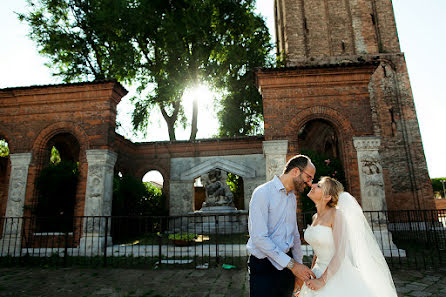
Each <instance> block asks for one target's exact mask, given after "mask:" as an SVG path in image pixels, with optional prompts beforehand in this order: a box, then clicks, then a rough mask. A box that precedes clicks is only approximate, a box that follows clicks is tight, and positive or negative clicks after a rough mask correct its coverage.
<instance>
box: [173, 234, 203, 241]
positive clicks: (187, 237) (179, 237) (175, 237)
mask: <svg viewBox="0 0 446 297" xmlns="http://www.w3.org/2000/svg"><path fill="white" fill-rule="evenodd" d="M197 237H198V235H197V234H194V233H175V234H170V235H169V240H184V241H192V240H194V239H195V238H197Z"/></svg>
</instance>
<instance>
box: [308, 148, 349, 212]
mask: <svg viewBox="0 0 446 297" xmlns="http://www.w3.org/2000/svg"><path fill="white" fill-rule="evenodd" d="M302 154H304V155H307V156H308V157H309V158H310V159H311V161H312V162H313V164H314V166H316V174H315V176H314V181H313V183H316V182H318V181H319V179H320V178H321V177H322V176H330V177H332V178H335V179H337V180H338V181H339V182H341V183H342V185H343V186H344V187H346V180H345V175H344V168H343V166H342V162H341V160H339V159H337V158H334V157H331V156H326V155H320V154H317V153H316V152H312V151H303V152H302ZM309 190H310V189H307V190H306V191H305V192H304V193H303V194H301V199H302V210H303V211H304V212H305V211H311V210H315V206H314V203H313V202H312V201H311V200H310V198H308V196H307V194H308V192H309Z"/></svg>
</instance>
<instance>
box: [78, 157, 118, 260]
mask: <svg viewBox="0 0 446 297" xmlns="http://www.w3.org/2000/svg"><path fill="white" fill-rule="evenodd" d="M86 153H87V162H88V175H87V189H86V195H85V209H84V216H86V217H87V218H85V219H84V222H83V234H82V237H81V240H80V248H81V251H82V252H84V253H86V254H87V255H96V254H98V253H101V252H102V250H103V248H104V244H111V236H110V227H111V221H110V219H109V218H108V217H109V216H111V209H112V196H113V168H114V166H115V162H116V159H117V154H116V153H114V152H111V151H109V150H87V151H86ZM107 219H108V220H107ZM106 236H107V243H106V242H105V237H106Z"/></svg>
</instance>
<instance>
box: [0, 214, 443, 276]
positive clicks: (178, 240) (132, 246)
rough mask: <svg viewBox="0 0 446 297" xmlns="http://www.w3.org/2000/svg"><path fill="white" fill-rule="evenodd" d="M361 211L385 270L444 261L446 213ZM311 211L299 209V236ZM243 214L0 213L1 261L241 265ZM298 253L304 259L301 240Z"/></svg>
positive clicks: (309, 255) (243, 256) (439, 264)
mask: <svg viewBox="0 0 446 297" xmlns="http://www.w3.org/2000/svg"><path fill="white" fill-rule="evenodd" d="M364 214H365V216H366V218H367V219H368V221H369V223H370V225H371V228H372V230H373V232H374V233H375V236H376V238H377V240H378V243H379V245H380V247H381V249H382V251H383V254H384V255H385V256H386V259H387V260H388V263H389V265H390V266H391V267H408V268H424V269H430V268H439V267H443V266H445V259H446V252H445V251H446V210H418V211H386V212H369V211H366V212H364ZM312 215H313V213H298V225H299V226H301V227H303V228H302V230H301V234H303V232H304V230H305V227H304V226H307V225H308V224H311V217H312ZM247 216H248V215H247V214H246V213H237V214H221V215H189V216H170V217H145V216H138V217H72V218H66V217H52V218H36V217H18V218H11V217H7V218H6V217H1V218H0V230H2V233H1V235H0V236H1V237H0V265H8V264H17V263H23V264H37V265H42V264H45V265H46V264H49V265H67V266H69V265H88V266H90V265H109V266H119V267H123V266H130V267H136V266H141V267H152V268H153V267H160V266H161V267H163V266H179V267H196V268H207V267H211V266H216V265H222V264H226V265H233V266H237V267H244V266H246V261H247V257H248V255H247V251H246V242H247V241H248V238H249V235H248V231H247ZM303 251H304V254H305V257H304V262H305V263H307V264H310V263H311V259H312V255H313V251H312V249H311V247H310V246H309V245H306V244H305V242H303ZM230 267H232V266H230Z"/></svg>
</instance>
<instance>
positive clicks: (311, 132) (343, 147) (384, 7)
mask: <svg viewBox="0 0 446 297" xmlns="http://www.w3.org/2000/svg"><path fill="white" fill-rule="evenodd" d="M274 4H275V21H276V36H277V38H276V41H277V53H278V55H279V56H280V57H281V58H282V60H283V61H284V67H281V68H274V69H261V70H259V71H258V72H257V84H258V87H259V89H260V91H261V93H262V96H263V100H264V118H265V141H266V142H268V141H270V142H271V143H273V144H274V145H278V146H282V147H283V146H284V145H285V148H286V149H285V151H286V154H287V157H289V156H291V155H293V154H295V153H299V152H300V151H302V150H304V149H313V150H316V151H320V152H322V153H325V154H327V153H328V154H330V155H333V156H335V157H338V158H339V159H341V161H342V163H343V165H344V168H345V173H346V180H347V189H348V190H349V191H350V192H352V194H353V195H355V196H356V197H361V203H362V205H363V207H364V209H368V210H378V209H383V208H386V207H387V208H388V209H431V208H434V200H433V194H432V187H431V184H430V179H429V176H428V172H427V166H426V160H425V156H424V151H423V146H422V142H421V135H420V130H419V126H418V120H417V115H416V111H415V106H414V101H413V97H412V91H411V87H410V82H409V77H408V72H407V67H406V62H405V58H404V54H403V53H402V52H401V49H400V45H399V40H398V34H397V30H396V25H395V18H394V14H393V7H392V2H391V0H275V2H274ZM274 141H275V142H274ZM280 141H282V142H280ZM283 141H285V142H283ZM274 150H275V151H276V152H277V147H275V149H274ZM264 152H265V155H266V157H267V160H268V156H269V155H268V152H267V151H266V150H265V149H264ZM276 155H277V153H276ZM276 157H277V156H276ZM272 159H274V157H273V155H270V160H272ZM267 163H268V161H267ZM270 163H271V162H270ZM271 166H273V167H274V164H273V165H271ZM267 167H268V164H267ZM270 169H271V168H270ZM267 170H268V168H267ZM271 170H273V169H271Z"/></svg>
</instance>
